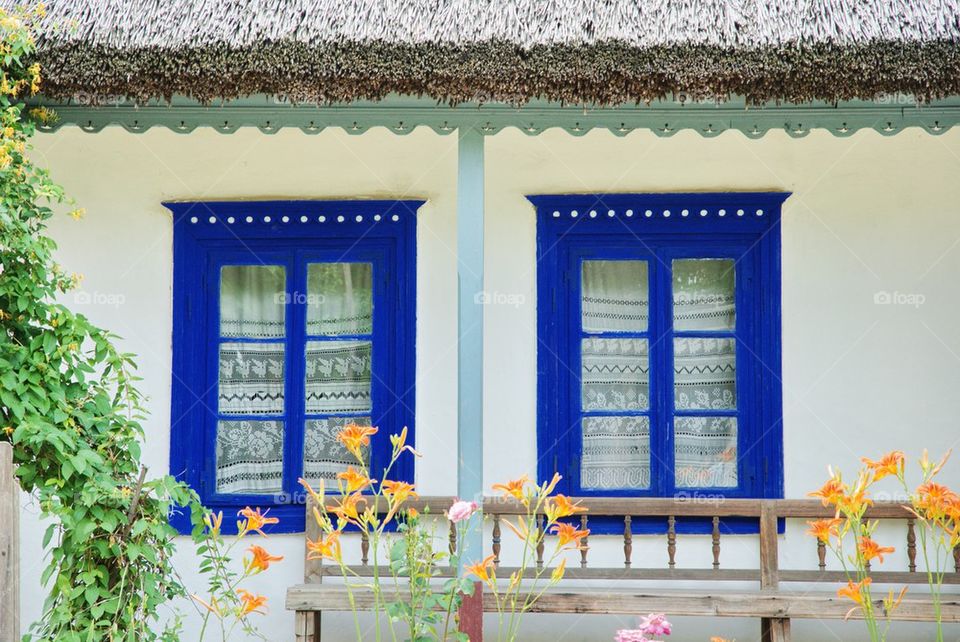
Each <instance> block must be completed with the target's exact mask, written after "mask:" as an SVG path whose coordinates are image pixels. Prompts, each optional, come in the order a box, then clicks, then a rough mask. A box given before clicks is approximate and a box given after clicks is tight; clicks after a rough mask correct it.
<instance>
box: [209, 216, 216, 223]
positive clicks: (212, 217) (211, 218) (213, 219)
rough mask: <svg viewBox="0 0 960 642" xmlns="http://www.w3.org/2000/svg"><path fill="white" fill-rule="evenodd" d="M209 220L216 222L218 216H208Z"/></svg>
mask: <svg viewBox="0 0 960 642" xmlns="http://www.w3.org/2000/svg"><path fill="white" fill-rule="evenodd" d="M207 220H208V221H210V222H211V223H216V222H217V217H216V216H211V217H210V218H208V219H207Z"/></svg>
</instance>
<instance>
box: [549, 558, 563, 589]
mask: <svg viewBox="0 0 960 642" xmlns="http://www.w3.org/2000/svg"><path fill="white" fill-rule="evenodd" d="M566 570H567V560H566V559H562V560H560V563H559V564H557V568H555V569H553V573H551V574H550V581H551V582H553V583H554V584H556V583H557V582H559V581H560V580H562V579H563V574H564V573H565V572H566Z"/></svg>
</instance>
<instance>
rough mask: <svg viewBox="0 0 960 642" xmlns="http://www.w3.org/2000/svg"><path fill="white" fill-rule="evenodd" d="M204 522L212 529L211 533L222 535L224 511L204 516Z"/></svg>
mask: <svg viewBox="0 0 960 642" xmlns="http://www.w3.org/2000/svg"><path fill="white" fill-rule="evenodd" d="M203 522H204V523H205V524H206V525H207V528H209V529H210V533H212V534H213V535H217V534H219V533H220V525H221V524H222V523H223V511H220V512H219V513H207V514H206V515H204V516H203Z"/></svg>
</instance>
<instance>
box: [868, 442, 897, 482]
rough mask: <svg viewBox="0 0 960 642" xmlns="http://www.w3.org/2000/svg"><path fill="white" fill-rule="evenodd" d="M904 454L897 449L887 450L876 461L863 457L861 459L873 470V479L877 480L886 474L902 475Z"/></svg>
mask: <svg viewBox="0 0 960 642" xmlns="http://www.w3.org/2000/svg"><path fill="white" fill-rule="evenodd" d="M904 459H905V456H904V454H903V453H902V452H900V451H899V450H894V451H891V452H888V453H887V454H886V455H884V456H883V457H881V458H880V459H879V460H878V461H872V460H870V459H867V458H866V457H863V458H862V459H861V461H862V462H863V463H864V464H865V465H866V466H867V468H869V469H870V470H872V471H873V479H874V481H879V480H881V479H883V478H884V477H886V476H887V475H894V476H896V477H903V462H904Z"/></svg>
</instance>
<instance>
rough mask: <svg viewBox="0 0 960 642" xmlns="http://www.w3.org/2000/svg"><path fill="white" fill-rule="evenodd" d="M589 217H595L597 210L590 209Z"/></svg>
mask: <svg viewBox="0 0 960 642" xmlns="http://www.w3.org/2000/svg"><path fill="white" fill-rule="evenodd" d="M590 218H597V210H590Z"/></svg>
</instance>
